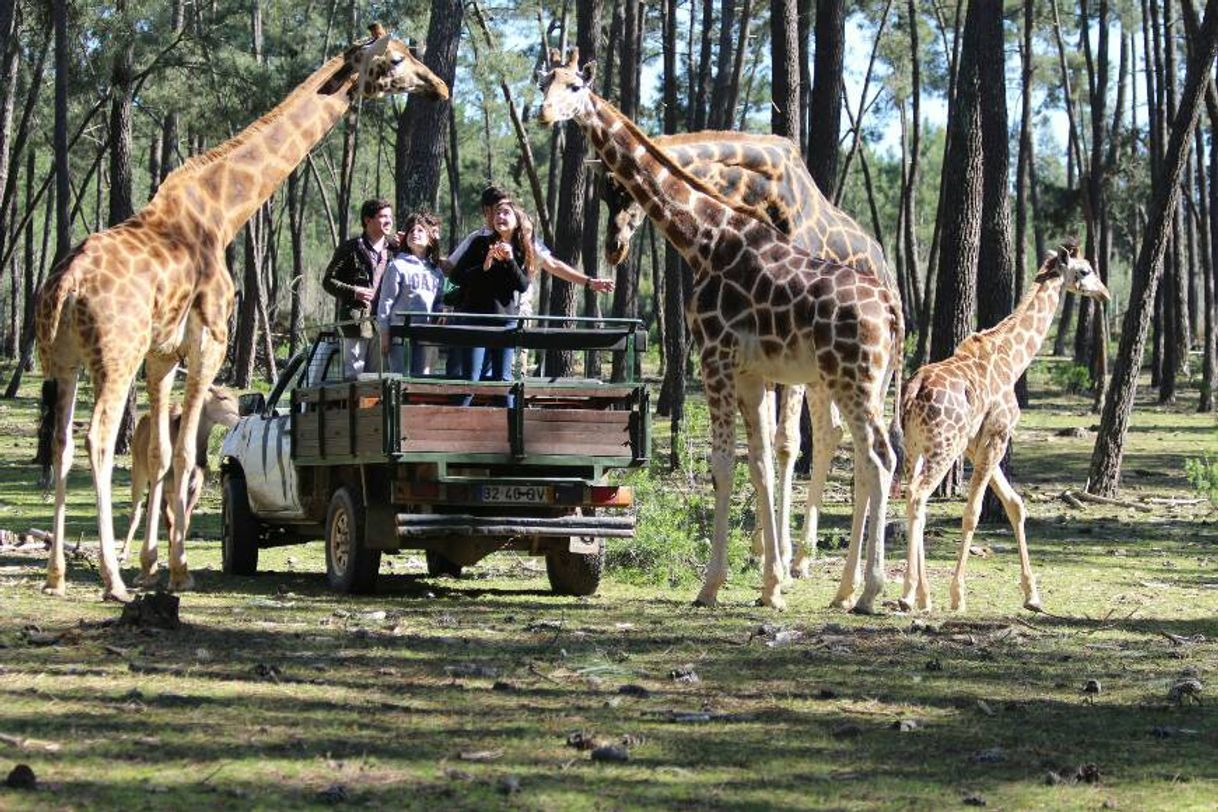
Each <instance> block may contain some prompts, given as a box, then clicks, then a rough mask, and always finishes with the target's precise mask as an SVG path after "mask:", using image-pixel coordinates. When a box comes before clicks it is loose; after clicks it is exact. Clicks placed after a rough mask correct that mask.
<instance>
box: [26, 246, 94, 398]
mask: <svg viewBox="0 0 1218 812" xmlns="http://www.w3.org/2000/svg"><path fill="white" fill-rule="evenodd" d="M84 247H85V243H83V242H82V243H80V244H79V245H77V246H76V247H75V248H73V249H72V250H71V251H69V252H68V253H67V255H66V256H65V257H64V258H63V259H62V260H60V261H59V263H58V264H57V265H56V266H55V267H54V268H53V269H52V270H51V273H50V275H49V276H47V279H46V281H45V282H43V283H42V287H41V288H39V289H38V293H37V294H35V298H34V308H35V312H36V313H37V318H36V319H35V322H34V325H35V335H36V337H37V339H38V355H39V358H38V360H39V362H40V363H41V364H42V372H43V374H44V375H46V374H48V370H49V369H50V365H49V364H48V361H49V359H48V358H47V357H45V356H46V353H48V352H49V350H50V349H51V347H52V346H53V345H54V344H55V341H56V339H58V337H59V324H60V322H61V321H62V320H63V311H64V307H65V305H66V304H67V303H68V300H69V299H72V298H74V297H75V295H76V274H74V273H73V272H72V262H73V260H75V259H76V257H77V255H79V254H80V253H81V251H82V250H83V249H84Z"/></svg>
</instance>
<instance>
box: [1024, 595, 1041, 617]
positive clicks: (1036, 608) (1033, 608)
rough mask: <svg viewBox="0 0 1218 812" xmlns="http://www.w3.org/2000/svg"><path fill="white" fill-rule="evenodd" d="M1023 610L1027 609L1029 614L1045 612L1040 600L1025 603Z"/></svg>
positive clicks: (1034, 599) (1033, 599)
mask: <svg viewBox="0 0 1218 812" xmlns="http://www.w3.org/2000/svg"><path fill="white" fill-rule="evenodd" d="M1023 608H1024V609H1027V610H1028V611H1029V612H1037V613H1039V612H1043V611H1045V610H1044V609H1043V608H1041V605H1040V598H1032V599H1030V600H1027V601H1024V604H1023Z"/></svg>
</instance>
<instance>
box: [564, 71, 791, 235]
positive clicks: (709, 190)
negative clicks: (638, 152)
mask: <svg viewBox="0 0 1218 812" xmlns="http://www.w3.org/2000/svg"><path fill="white" fill-rule="evenodd" d="M588 92H589V93H591V94H592V95H593V96H596V98H598V99H600V102H601V104H603V105H605V106H606V107H607V108H609V109H610V110H611V111H613V114H614V115H615V116H617V118H618V120H619V121H621V123H622V127H623V128H625V129H626V131H627V132H628V133H630V134H631V135H633V136H634V137H635V138H637V139H638V140H639V143H641V144H645V145H646V149H647V153H648V154H649V155H650V156H651V157H652V159H653V160H655V161H656V163H658V164H660V165H661V166H663V167H664V168H665V169H667V170H668V173H669V174H670V175H671V176H673V177H675V178H679V179H680V180H681V181H682V182H683V183H685V184H686V185H688V186H689V187H690V188H691V189H694V190H696V191H697V192H699V193H700V194H703V195H706V196H707V197H709V198H711V199H712V200H714V201H716V202H717V203H719V204H720V205H721V206H724V207H726V208H729V209H731V210H732V211H734V212H736V213H737V214H742V215H744V216H745V217H748V218H749V219H750V220H753V221H755V222H757V223H759V224H760V225H762V226H764V227H766V228H768V229H769V230H770V231H772V232H774V233H775V234H777V235H778V237H779V239H780V241H781V242H785V243H790V242H791V241H790V239H789V238H788V237H787V236H786V235H785V234H783V233H782V232H781V231H779V230H778V229H776V228H774V226H772V225H770V224H769V223H767V222H766V221H764V220H760V219H758V218H757V214H756V211H755V210H754V209H752V208H749V207H748V206H745V205H743V204H741V203H736V202H734V201H731V200H728V199H727V198H725V197H724V196H723V195H721V194H719V192H718V190H716V189H715V187H713V186H711V185H710V184H709V183H707V182H706V181H704V180H702V179H701V178H698V177H695V176H694V175H693V174H691V173H690V172H688V171H686V169H685V167H683V166H681V164H679V163H677V161H676V160H674V159H673V158H672V157H671V156H669V155H668V153H666V152H665V151H664V150H663V148H661V147H660V146H659V145H658V144H656V143H655V141H653V140H652V138H651V136H649V135H647V134H646V133H645V132H643V131H642V130H641V129H639V127H638V125H637V124H635V123H634V122H633V121H631V120H630V118H629V117H628V116H626V115H625V114H624V113H623V112H622V111H621V110H619V109H617V107H616V106H615V105H614V104H613V103H612V102H610V101H609V100H608V99H605V98H603V97H602V96H599V95H597V94H596V93H593V92H592V90H591V89H589V91H588Z"/></svg>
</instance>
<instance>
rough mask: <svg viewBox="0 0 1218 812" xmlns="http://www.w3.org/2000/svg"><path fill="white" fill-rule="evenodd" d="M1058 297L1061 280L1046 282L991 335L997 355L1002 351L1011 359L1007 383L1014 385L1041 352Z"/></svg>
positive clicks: (1052, 278)
mask: <svg viewBox="0 0 1218 812" xmlns="http://www.w3.org/2000/svg"><path fill="white" fill-rule="evenodd" d="M1061 294H1062V278H1061V277H1060V276H1054V277H1051V278H1049V279H1046V280H1045V281H1043V282H1040V283H1038V284H1037V286H1036V287H1035V288H1034V289H1033V290H1032V291H1031V292H1029V293H1028V295H1027V296H1025V297H1024V299H1023V301H1022V302H1020V303H1019V305H1018V306H1017V307H1016V308H1015V310H1014V312H1012V313H1011V315H1009V316H1007V317H1006V318H1005V319H1003V320H1002V321H1000V322H999V323H998V324H997V325H995V327H994V330H993V334H994V337H995V339H996V340H997V342H998V346H999V351H1000V352H1002V351H1005V352H1006V353H1008V354H1009V355H1010V358H1011V371H1012V374H1013V377H1012V379H1011V381H1010V382H1009V383H1011V384H1014V383H1015V381H1016V380H1018V379H1019V377H1020V376H1021V375H1023V373H1024V372H1025V371H1026V370H1027V368H1028V367H1029V366H1030V365H1031V364H1032V359H1034V358H1035V357H1036V353H1037V352H1039V351H1040V347H1041V344H1043V343H1044V340H1045V335H1046V334H1047V333H1048V332H1049V326H1050V325H1051V324H1052V323H1053V317H1054V315H1056V313H1057V305H1058V302H1060V301H1061Z"/></svg>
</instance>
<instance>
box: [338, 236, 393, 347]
mask: <svg viewBox="0 0 1218 812" xmlns="http://www.w3.org/2000/svg"><path fill="white" fill-rule="evenodd" d="M396 249H397V247H396V246H395V245H393V244H392V243H390V242H389V241H388V240H386V241H385V248H384V250H383V251H382V257H381V265H380V274H378V273H377V265H376V260H375V258H374V255H373V254H372V252H371V251H370V250H369V249H368V245H367V242H366V241H365V240H364V237H363V235H362V234H361V235H360V236H358V237H353V238H351V239H349V240H347V241H346V242H344V243H340V244H339V246H338V248H336V249H334V256H333V257H332V258H331V259H330V264H329V265H327V266H326V273H325V275H324V276H323V277H322V280H321V286H322V288H323V289H324V290H325V291H326V293H329V294H330V295H331V296H334V297H335V298H336V299H338V316H337V317H338V319H339V320H340V321H348V320H352V319H362V318H368V317H370V316H372V315H373V313H372V308H373V304H372V303H368V304H365V303H364V302H361V301H360V300H359V299H357V298H355V289H356V288H371V287H376V286H378V285H379V283H380V278H379V277H380V276H382V275H383V274H384V271H385V268H386V267H388V265H389V260H390V258H392V256H393V253H394V251H395V250H396ZM372 302H373V303H375V302H376V297H375V296H374V297H373V299H372ZM359 332H360V335H361V336H362V337H364V338H371V337H372V325H371V324H364V325H361V327H360V331H359Z"/></svg>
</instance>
